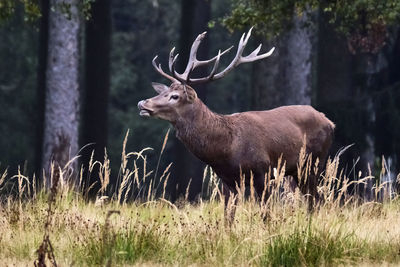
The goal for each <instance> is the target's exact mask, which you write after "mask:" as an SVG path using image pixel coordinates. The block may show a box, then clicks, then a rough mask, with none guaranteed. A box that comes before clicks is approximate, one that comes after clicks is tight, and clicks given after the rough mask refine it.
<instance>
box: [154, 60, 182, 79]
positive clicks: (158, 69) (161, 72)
mask: <svg viewBox="0 0 400 267" xmlns="http://www.w3.org/2000/svg"><path fill="white" fill-rule="evenodd" d="M157 58H158V55H157V56H155V57H154V58H153V60H152V61H151V63H152V64H153V67H154V68H155V69H156V71H157V72H158V73H160V74H161V75H162V76H164V77H165V78H167V79H169V80H171V81H172V82H177V83H179V81H178V80H177V79H175V78H174V77H172V76H170V75H168V74H166V73H165V72H164V71H163V70H162V68H161V64H158V65H157V63H156V59H157Z"/></svg>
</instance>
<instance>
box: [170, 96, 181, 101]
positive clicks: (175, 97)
mask: <svg viewBox="0 0 400 267" xmlns="http://www.w3.org/2000/svg"><path fill="white" fill-rule="evenodd" d="M178 98H179V96H178V95H171V97H170V98H169V100H171V99H174V100H177V99H178Z"/></svg>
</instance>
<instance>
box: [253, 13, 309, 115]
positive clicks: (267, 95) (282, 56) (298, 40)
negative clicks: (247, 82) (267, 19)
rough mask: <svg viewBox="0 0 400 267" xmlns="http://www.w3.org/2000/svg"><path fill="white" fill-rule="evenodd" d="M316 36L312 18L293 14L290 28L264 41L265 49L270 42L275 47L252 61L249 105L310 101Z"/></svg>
mask: <svg viewBox="0 0 400 267" xmlns="http://www.w3.org/2000/svg"><path fill="white" fill-rule="evenodd" d="M306 24H307V26H306ZM315 38H316V30H315V25H314V23H313V21H312V18H311V17H308V16H306V15H304V16H303V17H301V18H298V17H294V19H293V23H292V25H291V28H290V29H289V30H288V31H287V32H285V33H283V34H282V35H281V36H280V37H278V38H277V40H276V41H275V42H270V43H269V44H268V45H267V46H268V47H267V48H266V49H270V48H271V47H272V46H276V49H275V51H274V54H273V55H272V56H271V57H269V58H267V59H266V60H262V61H258V62H255V63H253V72H252V97H251V108H252V109H254V110H263V109H270V108H275V107H278V106H282V105H293V104H298V105H299V104H304V105H305V104H308V105H309V104H311V91H312V90H311V89H312V87H313V79H312V74H313V73H312V72H313V68H312V63H313V58H314V57H315V55H314V54H313V51H314V47H315ZM258 39H259V42H260V43H265V41H263V40H262V39H261V38H260V37H258ZM271 43H273V44H271Z"/></svg>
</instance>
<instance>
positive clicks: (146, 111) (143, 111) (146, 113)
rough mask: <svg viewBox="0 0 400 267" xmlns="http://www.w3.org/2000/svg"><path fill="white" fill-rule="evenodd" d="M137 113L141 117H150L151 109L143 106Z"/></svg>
mask: <svg viewBox="0 0 400 267" xmlns="http://www.w3.org/2000/svg"><path fill="white" fill-rule="evenodd" d="M139 115H140V116H142V117H150V116H151V110H149V109H145V108H143V109H141V110H140V112H139Z"/></svg>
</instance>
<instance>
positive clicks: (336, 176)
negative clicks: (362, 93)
mask: <svg viewBox="0 0 400 267" xmlns="http://www.w3.org/2000/svg"><path fill="white" fill-rule="evenodd" d="M168 134H169V132H167V134H166V136H165V137H164V139H163V142H162V145H161V149H160V155H159V160H158V163H157V166H148V163H147V156H146V153H147V152H148V151H149V150H151V148H144V149H142V150H141V151H139V152H127V151H126V144H127V142H128V133H127V135H126V137H125V139H124V142H123V146H122V153H121V165H120V169H119V171H118V174H117V175H118V177H117V179H116V180H117V186H116V187H115V188H110V180H111V171H110V161H109V158H108V156H107V153H105V157H104V160H103V162H94V161H93V159H92V160H90V164H89V167H88V170H89V173H90V172H91V171H93V170H94V169H98V171H99V173H98V177H99V178H100V179H99V181H98V183H100V187H99V188H100V189H99V191H98V193H97V199H96V201H88V200H87V199H86V197H85V195H86V194H87V191H84V190H87V189H85V186H84V185H83V183H84V182H83V181H84V180H85V179H84V178H83V177H82V175H83V171H80V172H79V175H76V174H74V172H72V171H71V168H70V167H71V166H72V162H73V161H74V160H76V158H74V159H72V160H71V161H70V162H69V163H68V164H67V166H65V167H64V168H58V169H54V168H53V170H52V172H51V175H52V177H51V179H49V180H50V181H52V187H51V188H52V190H51V191H50V192H47V191H46V190H44V189H43V188H39V187H38V186H37V185H36V183H35V179H33V178H32V179H31V178H29V177H27V176H25V175H24V174H23V173H22V172H21V171H20V170H19V171H18V173H17V174H16V175H13V176H9V174H8V173H7V170H5V171H3V173H2V174H1V175H0V190H1V191H2V192H3V194H2V195H1V206H0V257H1V259H2V265H8V264H15V265H20V266H26V264H27V263H29V264H33V262H34V261H35V260H37V261H36V264H37V265H38V266H44V265H40V264H39V263H42V264H46V266H55V265H60V266H70V265H78V266H89V265H90V266H91V265H96V266H97V265H108V266H116V265H124V266H126V265H191V264H195V265H207V266H226V265H241V266H243V265H246V266H248V265H263V266H264V265H267V266H300V265H301V266H309V265H313V266H315V265H337V264H344V265H348V264H350V265H381V264H389V265H390V264H393V265H396V264H400V253H399V251H400V228H399V227H398V222H400V201H399V197H398V195H397V194H396V192H395V191H394V188H395V186H394V185H395V182H396V181H395V180H393V179H392V180H390V179H388V178H387V174H388V173H389V170H388V169H386V167H387V164H385V163H382V166H384V168H383V169H382V170H381V173H380V174H379V176H376V177H375V176H373V175H372V172H371V171H370V172H369V173H368V174H367V175H365V176H362V175H361V174H360V173H359V175H358V177H356V178H357V179H351V178H350V177H349V175H348V174H346V173H345V172H344V171H342V170H340V169H339V161H340V156H341V154H342V153H345V150H343V151H341V152H339V153H338V154H337V155H336V157H334V158H332V159H329V160H328V161H327V163H326V167H325V170H324V172H322V175H321V181H320V183H319V186H318V191H319V194H320V196H321V198H322V199H323V200H324V201H323V202H320V203H319V204H318V207H317V209H316V210H315V211H314V212H313V213H309V212H307V203H306V198H305V196H304V195H302V194H301V193H300V192H299V190H298V189H297V188H293V186H292V184H291V182H290V177H289V178H288V177H285V175H284V173H285V171H284V168H285V163H284V162H283V161H282V160H281V161H280V162H279V164H278V166H277V168H275V169H271V170H270V171H269V172H268V173H267V174H266V176H265V177H266V179H265V190H264V193H263V194H262V195H261V196H258V195H257V194H256V193H255V190H254V188H252V185H253V182H252V181H253V180H252V177H248V178H249V179H248V181H245V179H244V177H242V179H241V182H240V183H239V184H237V191H238V195H237V201H232V202H231V203H230V205H229V206H228V209H235V210H236V216H235V219H234V221H233V223H232V224H231V225H230V226H227V225H226V224H225V221H224V205H223V196H222V192H221V186H220V182H219V179H218V177H217V176H216V175H215V173H214V172H213V171H212V169H211V168H210V167H206V168H205V169H204V172H203V185H202V192H201V197H200V198H199V201H198V203H195V204H193V203H189V202H187V201H184V200H185V197H186V198H187V195H186V196H183V199H182V201H179V205H176V204H175V203H172V202H170V201H169V200H168V199H167V192H166V185H167V183H168V179H169V176H170V170H171V168H173V165H172V164H169V165H167V166H166V167H165V168H164V169H160V166H161V162H162V160H161V156H162V154H163V151H164V149H165V145H166V142H167V140H168ZM301 153H302V154H301V155H300V160H299V164H298V173H299V175H300V179H301V180H303V181H304V180H305V179H308V178H309V174H310V173H311V172H314V173H317V172H318V171H317V169H316V168H317V166H318V164H315V163H313V162H312V161H311V159H310V157H309V156H308V155H306V154H305V152H304V150H303V151H302V152H301ZM96 165H98V166H99V168H94V167H95V166H96ZM153 169H154V171H153ZM89 175H90V174H89ZM392 177H393V176H392ZM352 178H354V177H352ZM399 179H400V175H398V176H397V183H399V182H400V180H399ZM45 180H46V179H45ZM71 181H78V182H71ZM43 186H44V188H46V185H43ZM357 187H360V188H362V190H361V189H357ZM10 190H11V191H14V192H15V193H14V194H5V192H6V191H7V192H9V191H10ZM354 192H356V193H357V194H355V193H354ZM360 192H363V194H365V193H369V196H368V197H365V195H363V194H360Z"/></svg>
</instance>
